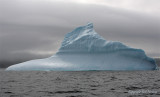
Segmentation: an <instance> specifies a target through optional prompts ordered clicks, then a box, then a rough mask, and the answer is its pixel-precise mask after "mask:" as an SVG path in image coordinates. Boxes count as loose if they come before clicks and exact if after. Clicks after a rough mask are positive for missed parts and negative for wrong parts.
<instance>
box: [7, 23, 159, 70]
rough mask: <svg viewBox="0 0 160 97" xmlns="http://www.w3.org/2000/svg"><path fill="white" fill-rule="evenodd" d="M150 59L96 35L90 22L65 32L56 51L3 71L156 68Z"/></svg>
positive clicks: (153, 61)
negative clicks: (49, 55) (45, 56)
mask: <svg viewBox="0 0 160 97" xmlns="http://www.w3.org/2000/svg"><path fill="white" fill-rule="evenodd" d="M156 69H157V65H156V63H155V60H154V59H153V58H150V57H148V56H146V54H145V52H144V51H143V50H141V49H136V48H131V47H129V46H126V45H124V44H123V43H121V42H117V41H107V40H105V39H104V38H103V37H102V36H100V35H99V34H97V32H95V30H94V28H93V24H92V23H88V24H87V25H85V26H81V27H78V28H76V29H75V30H73V31H72V32H70V33H67V34H66V35H65V38H64V40H63V42H62V44H61V47H60V48H59V50H58V52H57V53H56V54H54V55H53V56H51V57H49V58H45V59H37V60H31V61H27V62H23V63H19V64H15V65H12V66H10V67H8V68H7V69H6V70H42V71H48V70H49V71H50V70H53V71H83V70H156Z"/></svg>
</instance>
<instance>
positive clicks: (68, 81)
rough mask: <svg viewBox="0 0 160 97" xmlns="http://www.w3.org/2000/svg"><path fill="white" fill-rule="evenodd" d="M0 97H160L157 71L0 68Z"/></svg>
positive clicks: (158, 73)
mask: <svg viewBox="0 0 160 97" xmlns="http://www.w3.org/2000/svg"><path fill="white" fill-rule="evenodd" d="M0 97H160V71H4V69H0Z"/></svg>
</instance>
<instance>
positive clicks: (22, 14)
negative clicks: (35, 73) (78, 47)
mask: <svg viewBox="0 0 160 97" xmlns="http://www.w3.org/2000/svg"><path fill="white" fill-rule="evenodd" d="M94 1H95V2H96V0H94ZM101 1H103V2H105V3H106V5H105V4H102V3H101V4H96V3H91V4H82V3H75V2H72V0H70V2H65V1H63V0H61V1H56V0H55V1H46V0H0V60H18V59H20V58H22V57H23V58H22V59H24V60H25V59H26V60H28V59H34V58H43V57H48V56H51V55H52V53H53V54H54V53H56V51H57V50H58V48H59V47H60V43H61V41H62V40H63V37H64V35H65V34H66V33H68V32H70V31H72V30H73V29H74V28H75V27H77V26H80V25H85V24H86V23H87V22H93V23H94V26H95V30H96V31H97V32H98V33H99V34H100V35H102V36H103V37H104V38H106V39H107V40H113V41H121V42H123V43H124V44H126V45H129V46H131V47H135V48H141V49H144V50H145V51H146V53H147V54H148V55H149V56H151V57H158V56H160V49H159V48H160V45H158V44H159V43H158V42H159V41H160V38H159V37H160V18H159V17H158V16H157V15H156V12H157V11H154V12H152V11H153V9H156V7H157V8H159V7H158V6H157V2H159V1H157V0H155V1H154V0H153V1H152V5H153V4H155V6H151V7H149V8H148V9H150V10H151V11H150V12H149V13H148V11H146V10H145V11H143V10H144V9H145V8H146V7H147V6H146V5H145V4H144V3H142V1H143V0H141V2H140V3H138V4H139V5H138V6H140V5H142V6H141V10H138V9H137V8H135V10H133V9H134V7H136V4H137V2H136V1H135V3H134V4H133V5H135V6H132V7H131V8H129V7H128V8H127V6H128V5H127V4H130V3H127V4H126V5H125V6H124V7H123V6H119V7H114V6H113V5H114V4H117V3H116V2H114V3H113V2H112V4H111V3H108V2H109V1H108V0H107V1H104V0H101ZM123 1H124V2H125V0H123ZM132 2H133V1H132ZM144 2H146V1H144ZM107 4H108V6H107ZM109 4H111V6H110V5H109ZM121 5H123V4H121ZM147 5H148V3H147ZM143 6H144V7H143ZM125 8H126V9H125ZM129 9H132V10H129ZM157 14H159V13H157Z"/></svg>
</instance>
